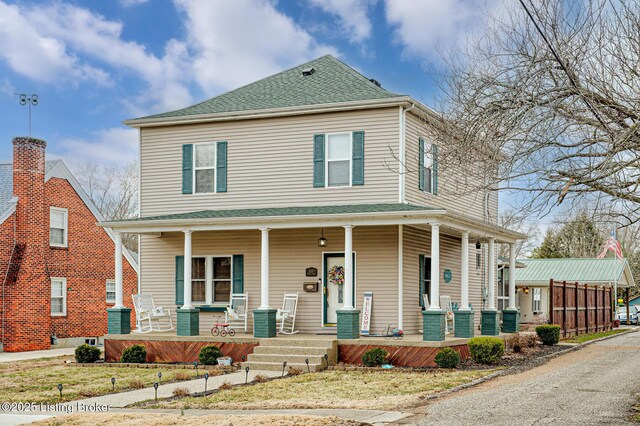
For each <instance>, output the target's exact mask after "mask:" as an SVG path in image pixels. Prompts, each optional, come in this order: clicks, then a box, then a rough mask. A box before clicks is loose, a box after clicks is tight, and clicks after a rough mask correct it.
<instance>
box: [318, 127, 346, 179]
mask: <svg viewBox="0 0 640 426" xmlns="http://www.w3.org/2000/svg"><path fill="white" fill-rule="evenodd" d="M351 137H352V134H351V133H336V134H329V135H327V148H326V149H327V152H326V164H325V170H326V172H325V173H326V174H327V175H326V179H325V182H327V186H351V158H352V157H351V147H352V142H351Z"/></svg>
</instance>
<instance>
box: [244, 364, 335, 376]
mask: <svg viewBox="0 0 640 426" xmlns="http://www.w3.org/2000/svg"><path fill="white" fill-rule="evenodd" d="M245 367H249V368H250V369H251V370H253V371H258V370H266V371H282V363H281V362H280V363H273V362H253V361H251V362H249V361H247V362H243V363H242V368H243V369H244V368H245ZM289 367H294V368H297V369H299V370H301V371H302V372H303V373H306V372H307V364H305V363H304V362H303V363H302V364H300V363H289V362H287V366H286V368H285V370H284V373H285V374H287V371H289ZM324 368H325V366H324V365H323V364H311V363H309V371H311V372H312V373H314V372H316V371H322V370H324Z"/></svg>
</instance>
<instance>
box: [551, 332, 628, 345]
mask: <svg viewBox="0 0 640 426" xmlns="http://www.w3.org/2000/svg"><path fill="white" fill-rule="evenodd" d="M625 331H627V330H625V329H617V330H611V331H601V332H600V333H590V334H582V335H580V336H573V337H572V338H570V339H567V340H563V342H565V343H584V342H588V341H590V340H595V339H600V338H601V337H607V336H613V335H616V334H620V333H624V332H625Z"/></svg>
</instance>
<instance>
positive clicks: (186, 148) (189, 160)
mask: <svg viewBox="0 0 640 426" xmlns="http://www.w3.org/2000/svg"><path fill="white" fill-rule="evenodd" d="M182 193H183V194H191V193H193V145H192V144H190V143H189V144H184V145H182Z"/></svg>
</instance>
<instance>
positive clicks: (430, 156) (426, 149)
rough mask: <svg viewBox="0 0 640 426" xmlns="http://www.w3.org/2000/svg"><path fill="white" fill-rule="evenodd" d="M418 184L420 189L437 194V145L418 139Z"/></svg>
mask: <svg viewBox="0 0 640 426" xmlns="http://www.w3.org/2000/svg"><path fill="white" fill-rule="evenodd" d="M418 162H419V165H418V170H419V177H418V186H419V189H420V190H421V191H424V192H428V193H430V194H433V195H436V194H438V145H436V144H431V143H426V142H425V141H424V139H423V138H420V139H419V148H418Z"/></svg>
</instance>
